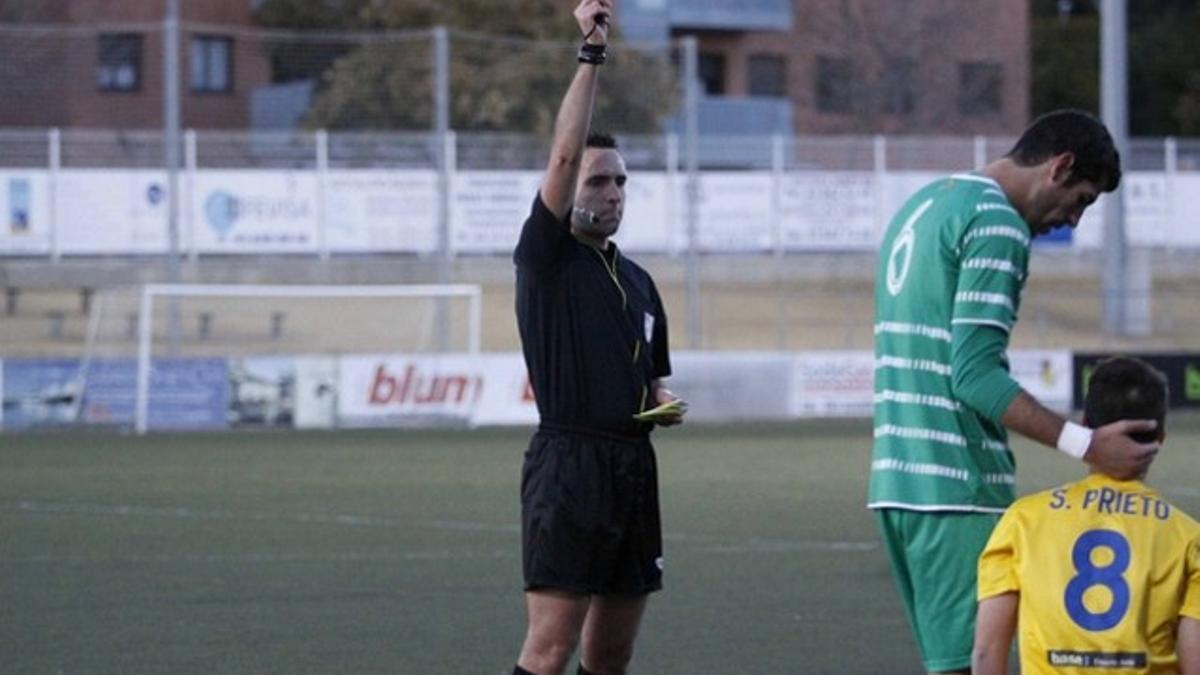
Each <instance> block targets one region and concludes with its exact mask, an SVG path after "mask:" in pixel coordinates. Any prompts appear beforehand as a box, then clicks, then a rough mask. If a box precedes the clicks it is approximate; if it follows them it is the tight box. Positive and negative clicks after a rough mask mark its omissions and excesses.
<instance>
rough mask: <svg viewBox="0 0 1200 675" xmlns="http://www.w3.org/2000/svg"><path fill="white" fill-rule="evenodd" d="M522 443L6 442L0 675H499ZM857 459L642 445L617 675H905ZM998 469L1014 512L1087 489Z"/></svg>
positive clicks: (845, 453)
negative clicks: (649, 471)
mask: <svg viewBox="0 0 1200 675" xmlns="http://www.w3.org/2000/svg"><path fill="white" fill-rule="evenodd" d="M1170 432H1171V434H1172V435H1171V436H1170V437H1169V438H1168V443H1167V445H1166V447H1165V448H1164V450H1163V452H1162V455H1161V456H1160V459H1159V460H1158V462H1157V463H1156V466H1155V468H1154V471H1153V473H1152V474H1151V477H1150V482H1151V483H1153V484H1155V485H1156V486H1158V487H1159V488H1160V489H1161V490H1162V491H1163V492H1164V493H1165V494H1166V496H1167V497H1168V498H1169V499H1170V500H1172V501H1173V502H1175V503H1176V504H1177V505H1178V506H1180V507H1181V508H1183V509H1184V510H1186V511H1189V512H1190V513H1192V514H1194V515H1200V462H1197V461H1196V455H1195V453H1196V452H1197V450H1198V449H1200V418H1196V417H1184V416H1176V418H1174V419H1173V420H1172V422H1171V424H1170ZM528 435H529V431H528V430H525V429H520V430H475V431H388V432H335V433H298V432H297V433H254V432H246V433H237V434H198V435H152V436H149V437H145V438H137V437H130V436H121V435H102V434H95V433H90V434H74V433H73V434H33V435H22V436H11V435H10V436H0V542H2V543H0V579H2V581H0V589H2V590H0V645H2V648H0V653H2V654H3V657H2V659H3V665H2V666H0V670H3V671H4V672H13V673H60V672H61V673H67V674H70V673H114V674H127V673H173V674H176V675H186V674H192V673H195V674H200V673H204V674H210V673H289V674H294V673H321V674H328V673H412V674H414V675H415V674H417V673H450V674H460V673H463V674H465V673H490V674H494V675H507V673H508V672H510V670H511V668H512V663H513V661H514V660H515V658H516V654H517V649H518V647H519V644H520V640H521V637H522V633H523V630H524V606H523V600H522V593H521V590H520V583H521V582H520V576H521V575H520V557H519V533H518V514H519V512H518V501H517V500H518V476H519V472H520V463H521V454H522V452H523V450H524V446H525V442H526V440H527V438H528ZM869 443H870V424H869V422H867V421H865V420H860V421H855V422H807V423H796V424H788V425H769V426H761V425H759V426H753V427H751V426H742V427H693V428H690V429H689V428H681V429H678V430H665V431H661V432H658V433H657V434H656V444H657V446H658V451H659V471H660V478H661V489H662V506H663V522H664V530H665V547H666V577H665V584H666V588H665V590H664V591H663V592H662V593H659V594H656V595H655V596H654V597H653V599H652V600H651V603H650V607H649V611H648V613H647V616H646V620H645V622H644V624H643V629H642V635H641V638H640V640H639V643H638V649H637V652H636V654H635V657H634V664H633V672H636V673H699V672H720V673H835V672H836V673H888V674H903V673H918V672H920V670H921V669H920V666H919V663H918V660H917V655H916V651H915V648H914V646H913V644H912V640H911V638H910V636H909V632H908V628H907V626H906V624H905V621H904V616H903V612H902V610H901V607H900V604H899V600H898V598H897V596H896V594H895V591H894V590H893V588H892V584H891V579H890V577H889V573H888V569H887V564H886V562H885V559H884V554H883V552H882V551H881V549H880V548H879V546H878V540H877V537H876V534H875V529H874V523H873V521H872V519H871V517H870V514H869V513H868V512H867V511H866V510H865V508H864V506H863V503H864V495H865V489H866V472H867V464H868V454H869ZM1016 451H1017V457H1018V464H1019V471H1018V474H1019V478H1018V481H1019V488H1020V491H1021V492H1022V493H1024V492H1029V491H1032V490H1034V489H1040V488H1043V487H1048V486H1051V485H1054V484H1057V483H1060V482H1063V481H1066V480H1070V479H1073V478H1074V477H1076V476H1078V475H1081V473H1082V471H1083V466H1082V465H1080V464H1077V463H1075V462H1072V461H1070V460H1068V459H1067V458H1066V457H1064V456H1063V455H1061V454H1059V453H1056V452H1053V451H1051V450H1047V449H1044V448H1037V447H1034V446H1032V445H1029V444H1027V443H1023V442H1022V443H1018V444H1017V447H1016ZM573 668H574V666H572V669H573Z"/></svg>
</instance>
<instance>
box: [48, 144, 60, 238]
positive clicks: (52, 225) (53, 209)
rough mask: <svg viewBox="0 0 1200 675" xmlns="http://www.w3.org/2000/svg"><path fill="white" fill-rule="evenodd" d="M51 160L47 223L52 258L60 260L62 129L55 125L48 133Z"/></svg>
mask: <svg viewBox="0 0 1200 675" xmlns="http://www.w3.org/2000/svg"><path fill="white" fill-rule="evenodd" d="M46 142H47V144H48V148H47V150H48V152H49V160H50V166H49V169H50V180H49V181H48V183H49V184H48V185H47V186H46V193H47V194H46V196H47V198H48V199H49V200H50V213H49V216H50V218H49V219H50V222H49V223H47V225H48V228H47V230H48V231H47V235H48V236H49V238H50V260H51V261H53V262H58V260H59V258H61V257H62V251H61V250H60V248H59V243H58V173H59V170H60V169H62V130H61V129H59V128H58V127H54V128H53V129H51V130H50V132H49V133H48V134H47V135H46Z"/></svg>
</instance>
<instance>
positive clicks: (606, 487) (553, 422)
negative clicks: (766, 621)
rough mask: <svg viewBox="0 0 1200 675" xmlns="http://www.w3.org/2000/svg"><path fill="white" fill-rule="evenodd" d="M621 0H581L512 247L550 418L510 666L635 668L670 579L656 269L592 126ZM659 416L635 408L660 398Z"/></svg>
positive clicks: (667, 396)
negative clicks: (548, 139) (658, 456)
mask: <svg viewBox="0 0 1200 675" xmlns="http://www.w3.org/2000/svg"><path fill="white" fill-rule="evenodd" d="M612 12H613V0H582V2H580V3H579V5H578V7H576V9H575V19H576V21H577V22H578V24H579V27H580V29H581V30H582V32H583V34H584V36H585V37H584V43H583V45H582V46H581V47H580V49H579V54H578V59H579V62H580V63H579V66H578V68H577V70H576V71H575V77H574V79H573V80H572V82H571V85H570V88H569V89H568V90H567V93H566V96H565V97H564V99H563V101H562V104H561V107H560V108H559V112H558V117H557V120H556V122H555V128H554V141H553V146H552V148H551V151H550V161H549V165H548V166H547V169H546V175H545V178H544V179H543V180H542V185H541V189H540V191H539V194H538V196H537V198H536V199H534V201H533V208H532V211H531V213H530V215H529V219H528V220H526V221H525V224H524V226H523V228H522V230H521V237H520V241H519V242H518V243H517V247H516V251H515V252H514V254H513V260H514V261H515V263H516V277H517V280H516V297H517V302H516V305H517V307H516V310H517V324H518V327H519V329H520V333H521V344H522V347H523V350H524V354H525V364H526V366H527V367H528V369H529V376H530V382H531V383H532V386H533V391H534V393H535V395H536V398H537V406H538V414H539V416H540V418H541V422H540V424H539V425H538V430H537V432H536V433H535V434H534V436H533V438H532V439H531V440H530V442H529V450H528V451H527V452H526V453H525V461H524V467H523V468H522V472H521V539H522V547H523V567H524V576H525V600H526V610H527V613H528V630H527V632H526V635H525V642H524V645H523V646H522V647H521V654H520V657H519V658H518V660H517V665H516V667H515V668H514V669H513V673H514V675H521V674H526V673H532V674H535V675H556V674H558V673H562V672H563V671H564V669H565V668H566V666H567V661H568V660H569V659H570V658H571V655H572V654H573V653H574V651H575V647H576V645H577V644H579V642H580V637H581V636H582V643H583V647H582V653H581V656H580V663H579V670H578V672H579V673H597V674H605V675H608V674H613V673H624V672H625V669H626V667H627V666H628V664H629V661H630V659H631V658H632V656H633V643H634V640H635V638H636V637H637V631H638V625H639V623H640V621H641V617H642V613H643V611H644V610H645V607H646V599H647V597H648V595H649V593H651V592H653V591H657V590H659V589H660V588H662V529H661V526H660V523H659V511H658V478H657V469H656V466H655V458H654V449H653V447H652V446H651V445H650V431H651V429H652V428H653V427H654V425H655V424H661V425H665V426H669V425H674V424H679V423H680V422H681V421H682V416H683V410H684V407H683V405H682V402H681V401H678V399H677V397H675V396H674V395H673V394H672V393H671V392H670V391H668V390H667V389H665V388H664V387H662V386H661V384H660V378H663V377H666V376H667V375H669V374H670V373H671V364H670V359H669V357H668V353H667V321H666V315H665V314H664V312H663V306H662V300H661V299H660V298H659V295H658V290H657V289H656V288H655V286H654V281H653V279H651V278H650V275H649V274H647V273H646V271H645V270H643V269H642V268H641V267H639V266H638V265H637V264H635V263H634V262H633V261H631V260H629V259H628V258H626V257H624V256H623V255H621V252H620V251H619V250H617V246H616V244H614V243H613V242H611V241H609V238H610V237H612V236H613V235H614V234H615V233H616V231H617V228H618V226H619V225H620V223H621V216H622V212H623V209H624V202H625V180H626V172H625V162H624V160H623V159H622V158H621V155H620V153H619V152H618V151H617V148H616V143H615V142H614V141H613V139H612V137H610V136H607V135H604V134H590V135H589V133H588V127H589V125H590V121H591V115H592V104H593V101H594V99H595V95H596V78H597V75H598V74H599V70H600V66H601V65H602V64H603V63H604V60H605V56H606V54H605V45H606V43H607V38H608V31H609V26H610V25H611V17H612ZM672 402H675V403H674V405H670V406H668V407H667V409H666V410H665V411H662V412H660V413H659V414H652V415H650V416H645V415H643V416H641V418H640V419H639V418H636V417H635V416H636V415H639V414H640V413H644V412H646V411H648V410H650V409H654V408H656V407H658V406H660V405H662V404H670V403H672Z"/></svg>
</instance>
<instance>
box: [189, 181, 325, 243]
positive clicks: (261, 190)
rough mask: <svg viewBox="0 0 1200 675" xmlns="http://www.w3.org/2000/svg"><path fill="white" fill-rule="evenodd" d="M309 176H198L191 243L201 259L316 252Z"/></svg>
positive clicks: (314, 191)
mask: <svg viewBox="0 0 1200 675" xmlns="http://www.w3.org/2000/svg"><path fill="white" fill-rule="evenodd" d="M317 182H318V181H317V176H316V173H314V172H312V171H268V170H216V169H206V170H204V171H197V172H196V175H195V180H194V183H193V186H192V190H191V193H192V200H193V201H192V204H191V219H190V223H191V230H192V231H191V242H192V244H193V245H194V246H195V248H196V250H197V251H198V252H200V253H249V254H256V253H303V252H316V251H317V246H318V243H317V242H318V239H317Z"/></svg>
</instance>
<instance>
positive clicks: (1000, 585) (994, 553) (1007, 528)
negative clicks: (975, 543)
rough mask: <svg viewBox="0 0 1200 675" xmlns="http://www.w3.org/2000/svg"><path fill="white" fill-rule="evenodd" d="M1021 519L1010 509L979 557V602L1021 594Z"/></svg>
mask: <svg viewBox="0 0 1200 675" xmlns="http://www.w3.org/2000/svg"><path fill="white" fill-rule="evenodd" d="M1017 531H1018V527H1017V517H1016V513H1015V512H1014V511H1013V509H1011V508H1010V509H1009V510H1008V512H1006V513H1005V514H1004V515H1003V516H1002V517H1001V518H1000V522H999V523H997V524H996V528H995V529H994V530H992V536H991V537H990V538H989V539H988V542H987V546H985V547H984V549H983V553H981V554H980V555H979V581H978V591H977V593H976V597H977V599H979V600H983V599H985V598H990V597H993V596H996V595H1001V594H1003V593H1010V592H1020V590H1021V584H1020V580H1019V579H1018V576H1017V550H1016V546H1015V545H1014V544H1015V541H1016V537H1017Z"/></svg>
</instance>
